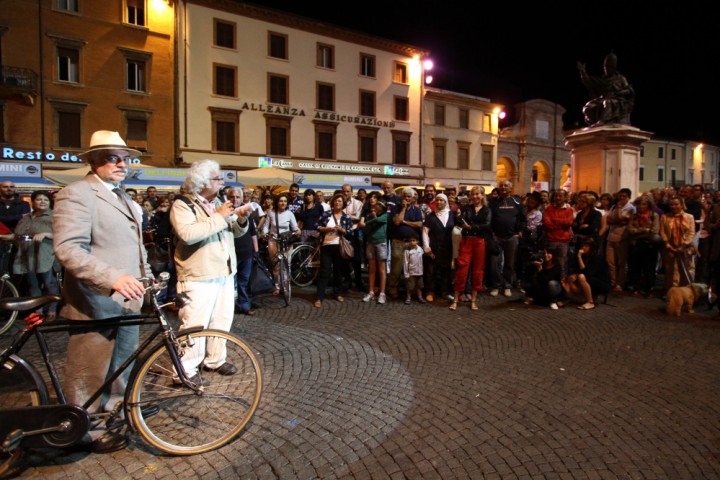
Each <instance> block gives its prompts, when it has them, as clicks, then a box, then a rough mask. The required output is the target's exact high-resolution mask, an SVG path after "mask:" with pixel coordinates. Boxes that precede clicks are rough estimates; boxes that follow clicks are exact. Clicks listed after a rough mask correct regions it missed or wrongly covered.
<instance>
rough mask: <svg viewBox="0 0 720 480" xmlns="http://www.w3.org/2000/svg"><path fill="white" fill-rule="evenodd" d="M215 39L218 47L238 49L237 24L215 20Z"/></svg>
mask: <svg viewBox="0 0 720 480" xmlns="http://www.w3.org/2000/svg"><path fill="white" fill-rule="evenodd" d="M214 30H215V34H214V38H215V46H216V47H224V48H232V49H235V48H237V45H236V43H235V37H236V35H235V31H236V25H235V23H231V22H225V21H223V20H218V19H217V18H216V19H214Z"/></svg>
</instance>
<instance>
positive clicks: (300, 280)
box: [290, 245, 319, 287]
mask: <svg viewBox="0 0 720 480" xmlns="http://www.w3.org/2000/svg"><path fill="white" fill-rule="evenodd" d="M313 253H315V248H314V247H313V246H312V245H300V246H299V247H297V248H296V249H295V250H294V251H293V253H292V256H291V257H290V272H291V279H292V282H293V283H294V284H295V285H297V286H298V287H307V286H308V285H310V284H311V283H312V282H313V280H315V277H317V274H318V270H319V269H318V267H317V265H313Z"/></svg>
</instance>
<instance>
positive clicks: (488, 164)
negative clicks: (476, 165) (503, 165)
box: [482, 147, 493, 172]
mask: <svg viewBox="0 0 720 480" xmlns="http://www.w3.org/2000/svg"><path fill="white" fill-rule="evenodd" d="M492 159H493V152H492V149H491V148H490V147H487V148H486V147H483V149H482V170H487V171H489V172H491V171H492V169H493V162H492Z"/></svg>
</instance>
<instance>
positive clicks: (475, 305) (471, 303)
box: [470, 302, 478, 310]
mask: <svg viewBox="0 0 720 480" xmlns="http://www.w3.org/2000/svg"><path fill="white" fill-rule="evenodd" d="M477 309H478V305H477V303H475V302H470V310H477Z"/></svg>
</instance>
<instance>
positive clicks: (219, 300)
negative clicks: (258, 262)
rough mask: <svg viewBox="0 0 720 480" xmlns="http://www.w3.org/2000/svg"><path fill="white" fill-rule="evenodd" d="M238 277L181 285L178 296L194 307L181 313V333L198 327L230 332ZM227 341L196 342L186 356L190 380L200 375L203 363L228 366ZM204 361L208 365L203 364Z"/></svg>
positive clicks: (182, 309)
mask: <svg viewBox="0 0 720 480" xmlns="http://www.w3.org/2000/svg"><path fill="white" fill-rule="evenodd" d="M234 282H235V275H229V276H227V277H223V278H213V279H211V280H203V281H183V282H178V285H177V291H178V293H185V294H187V295H188V296H189V297H190V300H191V302H190V304H189V305H186V306H184V307H183V308H181V309H180V311H179V312H178V317H179V318H180V322H182V327H180V331H181V332H182V330H184V329H186V328H191V327H197V326H203V327H204V328H211V329H216V330H224V331H226V332H229V331H230V328H231V327H232V322H233V315H234V313H235V283H234ZM225 357H226V351H225V341H224V340H214V341H208V344H207V346H206V345H204V342H196V343H195V344H194V345H192V346H191V347H190V348H189V349H187V350H185V354H184V355H183V356H182V359H181V360H182V364H183V368H185V374H186V375H187V376H188V377H192V376H193V375H195V374H196V373H197V369H198V367H199V365H200V364H201V363H205V365H206V366H207V367H209V368H218V367H220V366H221V365H222V364H223V363H225ZM203 360H204V362H203Z"/></svg>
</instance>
